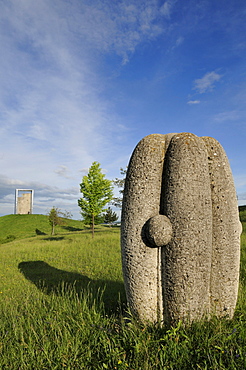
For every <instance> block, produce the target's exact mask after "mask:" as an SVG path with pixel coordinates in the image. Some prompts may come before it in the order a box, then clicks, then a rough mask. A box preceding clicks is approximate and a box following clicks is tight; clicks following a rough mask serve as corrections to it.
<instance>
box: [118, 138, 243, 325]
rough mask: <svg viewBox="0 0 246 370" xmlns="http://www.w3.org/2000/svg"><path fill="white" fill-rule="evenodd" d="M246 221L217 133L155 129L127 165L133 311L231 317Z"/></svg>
mask: <svg viewBox="0 0 246 370" xmlns="http://www.w3.org/2000/svg"><path fill="white" fill-rule="evenodd" d="M240 234H241V224H240V221H239V216H238V206H237V197H236V192H235V188H234V183H233V178H232V174H231V170H230V166H229V163H228V160H227V157H226V154H225V152H224V150H223V148H222V147H221V145H220V144H219V143H218V142H217V141H216V140H215V139H213V138H209V137H202V138H200V137H197V136H195V135H193V134H190V133H181V134H167V135H159V134H153V135H149V136H146V137H145V138H143V139H142V140H141V141H140V142H139V143H138V145H137V146H136V148H135V150H134V152H133V154H132V157H131V159H130V163H129V166H128V170H127V175H126V180H125V188H124V197H123V207H122V219H121V249H122V266H123V275H124V283H125V288H126V295H127V300H128V303H129V306H130V309H131V311H132V313H133V314H134V315H135V316H137V317H138V318H139V319H141V320H142V321H150V322H157V321H165V322H166V323H167V324H172V323H173V322H175V321H177V320H184V321H193V320H198V319H200V318H202V317H204V316H205V315H206V316H209V315H213V314H215V315H217V316H218V317H221V316H227V317H232V316H233V313H234V309H235V305H236V301H237V293H238V280H239V260H240Z"/></svg>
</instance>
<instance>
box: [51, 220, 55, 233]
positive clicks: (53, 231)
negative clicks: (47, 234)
mask: <svg viewBox="0 0 246 370" xmlns="http://www.w3.org/2000/svg"><path fill="white" fill-rule="evenodd" d="M51 235H55V223H54V222H52V232H51Z"/></svg>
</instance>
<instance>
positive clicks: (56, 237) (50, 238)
mask: <svg viewBox="0 0 246 370" xmlns="http://www.w3.org/2000/svg"><path fill="white" fill-rule="evenodd" d="M63 239H64V236H48V237H47V238H43V240H49V241H54V240H56V241H59V240H63Z"/></svg>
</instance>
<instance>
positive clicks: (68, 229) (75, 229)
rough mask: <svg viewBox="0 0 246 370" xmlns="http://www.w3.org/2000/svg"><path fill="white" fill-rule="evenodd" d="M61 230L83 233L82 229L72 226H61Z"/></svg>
mask: <svg viewBox="0 0 246 370" xmlns="http://www.w3.org/2000/svg"><path fill="white" fill-rule="evenodd" d="M62 228H63V229H65V230H67V231H71V232H73V231H83V230H84V229H83V228H79V227H73V226H62Z"/></svg>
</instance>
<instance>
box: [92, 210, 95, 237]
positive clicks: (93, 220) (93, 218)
mask: <svg viewBox="0 0 246 370" xmlns="http://www.w3.org/2000/svg"><path fill="white" fill-rule="evenodd" d="M94 224H95V217H94V215H92V238H94Z"/></svg>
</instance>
